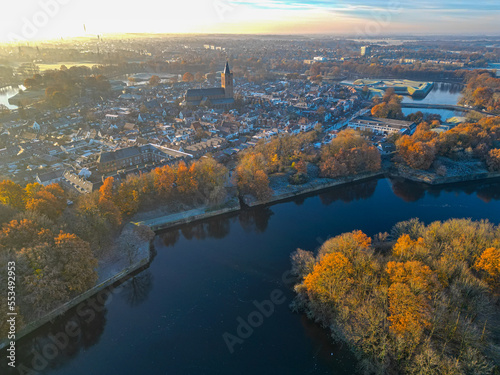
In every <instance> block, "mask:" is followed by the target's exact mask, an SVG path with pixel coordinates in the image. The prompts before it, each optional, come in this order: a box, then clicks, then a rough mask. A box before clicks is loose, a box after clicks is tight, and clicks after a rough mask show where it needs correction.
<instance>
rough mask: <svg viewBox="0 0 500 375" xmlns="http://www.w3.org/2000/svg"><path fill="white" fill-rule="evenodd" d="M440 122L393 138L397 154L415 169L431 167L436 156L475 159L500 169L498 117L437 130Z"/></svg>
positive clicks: (489, 166)
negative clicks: (440, 130) (396, 138)
mask: <svg viewBox="0 0 500 375" xmlns="http://www.w3.org/2000/svg"><path fill="white" fill-rule="evenodd" d="M438 125H439V122H433V123H431V124H429V123H426V122H424V123H421V124H420V125H418V126H417V129H416V131H415V133H414V134H413V135H403V136H401V137H400V138H399V139H398V140H396V142H395V143H396V146H397V152H398V155H399V156H400V157H401V158H402V159H403V160H404V161H405V162H406V163H407V164H408V165H409V166H410V167H411V168H414V169H422V170H427V169H429V168H431V166H432V165H433V163H434V161H435V160H436V158H437V157H438V156H442V157H448V158H451V159H454V160H470V159H478V160H481V161H483V162H485V163H486V165H487V167H488V168H489V170H490V171H492V172H498V171H500V160H499V155H500V150H499V147H500V144H499V140H500V117H486V118H483V119H481V120H479V121H478V122H477V123H462V124H459V125H457V126H456V127H454V128H452V129H450V130H448V131H445V132H442V133H437V132H434V131H432V128H433V127H436V126H438Z"/></svg>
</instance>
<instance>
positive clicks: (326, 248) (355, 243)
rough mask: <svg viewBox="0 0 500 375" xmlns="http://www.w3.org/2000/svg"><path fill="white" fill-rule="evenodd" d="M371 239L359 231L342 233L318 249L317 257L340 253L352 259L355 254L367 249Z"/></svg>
mask: <svg viewBox="0 0 500 375" xmlns="http://www.w3.org/2000/svg"><path fill="white" fill-rule="evenodd" d="M371 243H372V239H371V238H370V237H368V236H367V235H366V234H364V233H363V232H362V231H360V230H356V231H353V232H350V233H344V234H341V235H339V236H336V237H334V238H331V239H329V240H328V241H326V242H325V243H324V244H323V245H322V246H321V248H320V249H319V252H318V254H319V256H323V255H325V254H329V253H333V252H340V253H342V254H344V255H346V256H347V257H348V258H350V259H352V258H353V256H354V254H355V253H356V252H359V251H360V250H361V251H366V250H368V249H369V247H370V245H371Z"/></svg>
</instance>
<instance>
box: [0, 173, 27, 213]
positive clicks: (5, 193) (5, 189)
mask: <svg viewBox="0 0 500 375" xmlns="http://www.w3.org/2000/svg"><path fill="white" fill-rule="evenodd" d="M0 202H1V203H3V204H6V205H8V206H11V207H12V208H15V209H18V210H24V208H25V204H26V192H25V190H24V189H23V188H22V187H21V185H19V184H16V183H14V182H12V181H10V180H3V181H2V182H0Z"/></svg>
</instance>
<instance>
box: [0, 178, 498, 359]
mask: <svg viewBox="0 0 500 375" xmlns="http://www.w3.org/2000/svg"><path fill="white" fill-rule="evenodd" d="M431 176H432V177H433V178H431ZM375 178H402V179H405V180H408V181H412V182H417V183H424V184H427V185H431V186H439V185H446V184H454V183H461V182H474V181H480V180H489V179H496V178H500V172H496V173H495V172H480V173H475V174H469V175H466V176H448V177H446V176H444V177H438V176H436V175H435V174H431V175H427V176H425V177H422V176H420V177H419V176H417V175H412V174H408V173H401V172H400V171H397V172H395V171H389V170H384V169H382V170H380V171H377V172H368V173H363V174H359V175H355V176H349V177H342V178H338V179H316V180H312V181H310V182H307V183H306V184H303V185H289V186H287V187H286V188H284V189H282V191H280V192H279V193H278V194H273V196H271V197H270V198H268V199H265V200H257V199H249V198H248V197H243V198H242V201H243V203H244V205H246V206H248V207H249V208H253V207H258V206H263V205H269V204H270V205H272V204H276V203H278V202H281V201H284V200H287V199H290V198H294V197H298V196H302V195H307V194H311V193H317V192H319V191H322V190H327V189H330V188H333V187H338V186H342V185H347V184H350V183H354V182H361V181H365V180H371V179H375ZM243 209H245V207H242V205H241V204H240V201H239V200H237V199H235V197H234V198H232V199H230V200H229V201H227V202H226V203H225V204H223V205H222V206H221V207H219V208H216V209H213V208H211V207H205V208H201V209H192V210H189V211H184V212H180V213H176V214H171V215H166V216H161V217H157V218H152V219H148V220H144V221H139V222H131V223H130V225H134V226H138V225H146V226H148V227H149V228H150V229H151V230H153V231H154V232H155V233H157V232H159V231H163V230H166V229H170V228H173V227H176V226H179V225H183V224H189V223H193V222H196V221H201V220H205V219H208V218H212V217H216V216H221V215H225V214H228V213H234V212H238V211H241V210H243ZM152 241H153V240H151V241H148V242H147V243H146V242H143V243H142V244H141V251H140V252H139V254H138V255H139V259H136V260H135V262H134V263H133V264H131V265H130V266H128V267H124V268H122V269H121V270H120V271H118V272H116V273H113V275H112V276H110V277H108V278H106V279H105V280H100V279H99V281H98V284H96V285H95V286H94V287H92V288H91V289H89V290H87V291H86V292H84V293H82V294H80V295H78V296H76V297H74V298H73V299H71V300H70V301H68V302H66V303H65V304H63V305H61V306H59V307H57V308H55V309H54V310H52V311H51V312H49V313H48V314H46V315H44V316H43V317H41V318H39V319H37V320H35V321H32V322H30V323H28V324H27V325H26V326H24V328H23V329H21V330H20V331H19V332H18V333H17V335H16V341H17V340H19V339H21V338H23V337H24V336H26V335H28V334H29V333H31V332H33V331H35V330H36V329H38V328H40V327H41V326H43V325H44V324H46V323H48V322H49V321H51V320H53V319H55V318H56V317H58V316H60V315H62V314H63V313H65V312H66V311H68V310H69V309H71V308H73V307H75V306H76V305H78V304H79V303H81V302H83V301H85V300H86V299H88V298H90V297H92V296H93V295H95V294H97V293H99V292H100V291H102V290H103V289H105V288H107V287H109V286H110V285H112V284H115V283H117V282H119V281H121V280H123V279H124V278H126V277H127V276H129V275H131V274H133V273H134V272H136V271H137V270H139V269H141V268H143V267H146V266H147V265H148V264H149V262H150V259H151V257H150V255H151V254H150V247H151V246H152ZM146 245H147V249H145V248H146ZM8 344H9V341H8V340H7V339H3V340H2V341H0V350H2V349H4V348H5V347H7V346H8Z"/></svg>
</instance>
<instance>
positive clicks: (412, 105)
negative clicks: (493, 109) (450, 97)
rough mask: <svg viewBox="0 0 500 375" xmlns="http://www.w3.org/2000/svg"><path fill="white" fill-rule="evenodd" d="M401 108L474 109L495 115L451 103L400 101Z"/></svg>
mask: <svg viewBox="0 0 500 375" xmlns="http://www.w3.org/2000/svg"><path fill="white" fill-rule="evenodd" d="M401 108H423V109H448V110H451V111H461V112H471V111H476V112H480V113H483V114H485V115H489V116H497V115H495V114H494V113H490V112H486V111H481V110H477V109H474V108H469V107H464V106H461V105H453V104H432V103H431V104H425V103H401Z"/></svg>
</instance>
